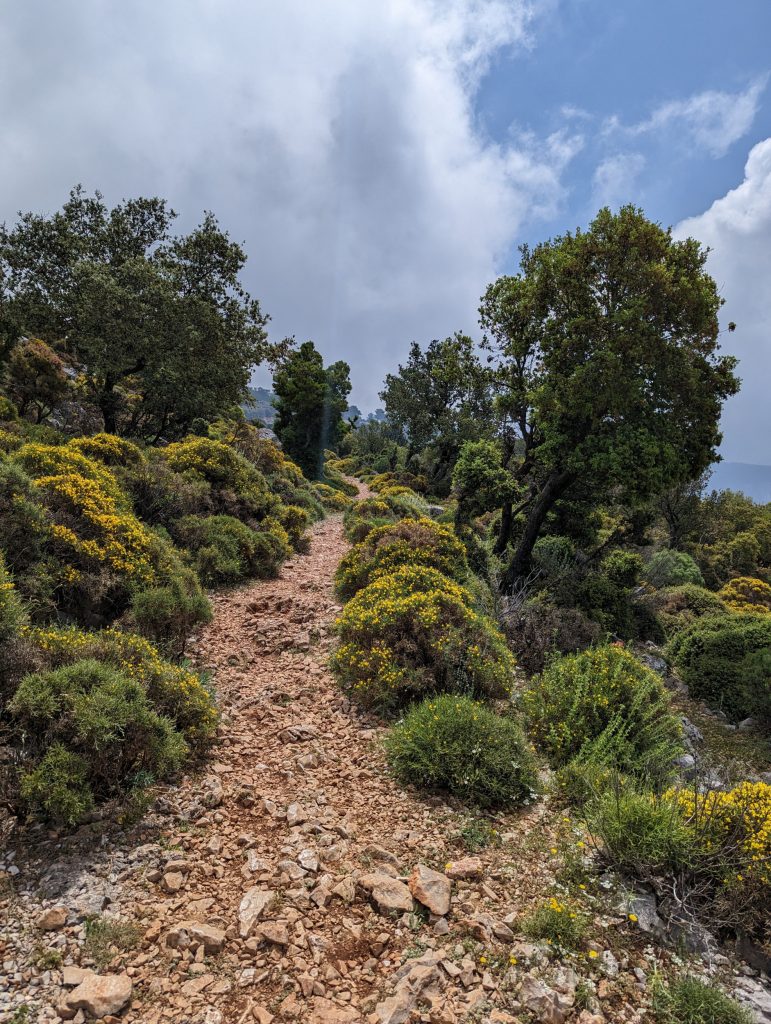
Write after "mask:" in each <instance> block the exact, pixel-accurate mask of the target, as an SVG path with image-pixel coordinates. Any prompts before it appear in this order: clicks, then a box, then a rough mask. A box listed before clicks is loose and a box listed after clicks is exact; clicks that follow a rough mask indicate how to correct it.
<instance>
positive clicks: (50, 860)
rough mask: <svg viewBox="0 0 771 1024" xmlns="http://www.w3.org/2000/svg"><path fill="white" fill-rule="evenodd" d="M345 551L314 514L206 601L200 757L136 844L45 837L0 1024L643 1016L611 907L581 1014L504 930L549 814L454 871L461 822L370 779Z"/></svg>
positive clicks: (337, 533)
mask: <svg viewBox="0 0 771 1024" xmlns="http://www.w3.org/2000/svg"><path fill="white" fill-rule="evenodd" d="M346 548H347V543H346V540H345V538H344V534H343V529H342V521H341V518H340V517H339V516H336V517H330V518H328V519H326V520H324V521H323V522H321V523H318V524H317V525H316V526H315V527H314V528H313V531H312V535H311V543H310V549H309V553H308V554H307V555H298V556H296V557H295V558H294V559H293V560H292V561H291V562H289V563H287V564H285V565H284V567H283V568H282V571H281V575H280V577H279V578H278V579H276V580H272V581H268V582H260V583H254V584H253V585H250V586H247V587H243V588H240V589H237V590H234V591H230V592H228V593H226V594H222V595H219V596H217V597H215V599H214V618H213V621H212V623H211V624H210V625H209V626H208V627H206V629H205V630H203V631H202V632H201V633H200V634H199V636H198V637H197V638H196V640H195V642H194V643H193V644H192V645H191V651H190V654H191V657H192V659H193V660H194V661H195V662H196V664H197V665H198V666H199V667H201V668H206V669H208V670H211V671H212V672H213V674H214V676H215V679H216V684H217V689H218V693H219V696H220V702H221V706H222V710H223V720H222V726H221V730H220V733H221V738H220V743H219V745H218V746H217V747H216V748H215V752H214V755H213V758H212V760H211V761H210V762H209V764H208V765H207V768H206V771H205V773H204V774H203V775H201V776H197V777H195V778H190V779H185V780H183V781H182V783H181V784H180V786H179V787H177V788H174V789H167V790H164V792H163V794H162V795H161V796H160V797H159V799H158V800H157V801H156V804H155V806H154V808H153V809H152V811H151V812H150V813H149V815H147V816H146V817H145V818H144V819H143V821H142V823H141V824H140V825H138V826H136V827H135V828H134V830H133V831H128V832H116V830H115V829H114V827H113V826H111V825H109V824H107V823H105V822H95V823H94V824H93V825H90V826H84V827H83V828H82V829H81V830H80V831H79V833H78V834H77V835H76V836H74V837H72V838H70V839H68V840H66V841H62V840H61V839H60V838H55V839H51V840H50V841H49V842H47V843H46V842H44V841H43V839H44V837H42V836H41V842H40V843H39V844H38V845H37V847H36V849H35V851H34V852H33V854H32V859H31V860H30V861H28V862H24V863H23V864H22V868H21V870H20V874H19V875H18V876H17V878H16V880H15V895H14V896H13V898H12V899H11V900H7V901H6V902H5V904H4V908H5V912H6V915H7V918H8V921H9V922H10V923H9V924H7V926H6V931H5V938H4V939H3V940H0V961H4V963H3V965H2V972H1V973H0V993H1V992H2V989H3V984H5V985H6V991H8V992H10V993H11V996H10V998H11V1002H10V1003H7V1004H6V1006H7V1007H8V1009H7V1010H6V1011H5V1013H4V1012H3V1010H4V1007H3V1002H2V998H3V997H2V995H0V1021H11V1020H13V1021H14V1022H16V1021H17V1020H19V1021H22V1020H26V1019H27V1018H24V1017H18V1018H16V1017H12V1016H11V1013H12V1012H14V1009H15V1008H18V1007H19V1006H20V1005H21V1004H23V1003H27V1004H28V1005H29V1006H30V1007H31V1008H32V1010H33V1012H34V1014H35V1015H34V1016H30V1017H29V1020H30V1021H32V1020H37V1021H55V1020H59V1019H61V1018H62V1017H64V1018H65V1019H74V1020H76V1021H83V1020H90V1019H92V1017H91V1016H90V1015H89V1011H93V1013H96V1014H101V1016H102V1019H103V1020H105V1021H111V1022H117V1021H119V1020H120V1021H129V1022H134V1024H166V1022H171V1024H241V1022H244V1021H258V1022H260V1024H266V1022H270V1021H272V1020H274V1019H275V1020H276V1022H277V1024H279V1022H282V1024H283V1022H285V1021H296V1022H303V1024H346V1022H347V1024H356V1022H362V1024H364V1022H366V1024H403V1022H405V1021H408V1020H423V1021H430V1022H434V1024H453V1022H460V1021H467V1020H469V1021H471V1020H473V1021H492V1022H499V1024H504V1022H506V1021H510V1022H514V1021H516V1020H519V1019H522V1018H521V1010H522V1009H523V1008H524V1009H527V1010H528V1011H529V1012H530V1013H531V1015H532V1016H531V1017H530V1018H528V1019H537V1020H543V1021H547V1022H552V1024H561V1022H563V1021H570V1022H576V1021H580V1022H581V1024H593V1022H600V1021H606V1020H612V1021H637V1020H640V1019H641V1018H642V1009H641V1007H640V1001H641V999H644V996H643V993H642V986H641V983H639V977H637V976H636V975H635V974H633V973H632V972H633V970H637V971H638V972H641V971H642V970H645V971H646V972H649V971H650V970H651V969H652V967H653V966H654V962H655V961H654V959H653V957H654V955H653V954H651V953H650V947H648V948H647V950H646V949H644V945H645V943H644V942H643V941H642V937H640V938H641V940H640V941H639V942H635V940H634V938H632V939H631V940H630V936H629V934H628V930H629V929H628V922H626V920H625V915H624V914H623V913H621V914H611V915H610V916H606V917H605V918H604V919H603V928H604V929H605V932H604V941H603V943H602V944H601V945H599V946H597V950H598V952H597V956H598V965H597V967H596V968H595V969H594V974H595V975H596V978H595V980H596V982H597V984H596V985H595V986H594V993H595V994H593V995H592V994H591V988H590V989H589V990H588V991H589V993H590V994H589V995H587V990H584V991H583V994H582V997H581V998H582V1000H583V1005H576V984H577V981H578V978H577V975H576V974H575V973H574V972H573V970H572V969H570V968H568V967H567V966H564V965H563V964H561V963H560V961H559V959H555V958H553V957H552V956H551V955H550V951H549V950H548V947H545V946H544V945H543V944H541V945H533V944H530V943H527V942H525V941H523V940H522V939H521V936H520V937H517V936H516V935H515V931H516V926H515V927H514V928H512V925H515V921H516V917H517V915H518V913H520V912H522V911H523V910H527V909H530V908H531V907H532V906H534V905H535V904H536V903H538V902H542V901H543V899H544V897H545V895H546V894H547V893H549V892H550V891H551V887H552V886H553V881H554V879H553V874H554V868H555V861H554V857H553V856H552V852H551V850H552V845H553V844H554V843H555V841H556V840H555V838H554V837H555V833H556V830H558V829H560V830H561V831H562V832H563V838H564V834H565V831H566V828H567V830H568V832H569V828H570V826H566V825H565V824H561V823H560V822H559V819H558V818H557V820H556V821H555V816H554V815H553V813H551V812H550V811H549V808H548V804H547V803H545V802H541V803H539V804H537V805H536V806H535V807H533V808H531V809H530V810H529V811H526V812H524V813H522V814H518V815H511V816H501V817H500V818H499V819H498V820H497V821H496V827H497V829H498V835H497V836H496V837H495V842H493V843H491V844H490V845H487V846H485V847H484V848H483V849H481V850H479V851H478V852H477V853H476V855H475V856H470V854H469V849H468V847H467V845H466V844H464V840H463V838H462V836H461V831H462V830H463V829H464V828H465V831H466V843H468V837H469V835H470V832H469V822H470V819H469V817H468V815H467V814H466V813H465V812H464V811H463V810H462V809H461V808H459V807H451V806H448V805H447V804H446V803H444V802H443V801H441V800H439V799H423V798H420V797H418V796H417V795H415V794H411V793H409V792H407V791H405V790H403V789H401V788H400V787H398V786H397V785H396V784H395V783H394V782H393V781H392V780H391V779H390V778H389V776H388V774H387V772H386V770H385V762H384V759H383V755H382V752H381V749H380V739H381V735H382V727H381V725H380V723H378V722H377V721H376V720H374V719H372V718H369V717H367V716H366V715H364V714H363V713H362V712H361V711H360V710H359V709H357V707H356V706H355V705H352V704H351V702H349V701H348V700H347V698H346V697H345V696H344V695H343V694H342V693H341V691H340V689H339V688H338V686H337V685H336V683H335V681H334V679H333V678H332V676H331V674H330V672H329V669H328V667H327V665H328V660H329V655H330V651H331V648H332V644H333V623H334V620H335V617H336V615H337V614H338V613H339V611H340V606H339V604H338V602H337V599H336V597H335V595H334V591H333V586H332V580H333V575H334V570H335V568H336V566H337V564H338V562H339V560H340V558H341V556H342V555H343V553H344V552H345V550H346ZM472 826H473V823H472ZM482 838H484V837H482ZM487 838H490V837H489V836H488V837H487ZM35 857H38V861H37V863H36V862H35V859H34V858H35ZM19 860H22V858H19ZM45 865H48V866H47V867H45V869H44V866H45ZM418 865H423V867H418ZM41 874H42V877H41ZM407 883H409V887H408V884H407ZM413 895H414V896H416V897H417V901H416V902H415V903H414V904H413ZM448 895H449V896H450V898H451V904H449V905H448ZM432 911H433V912H432ZM89 915H91V916H93V915H96V918H95V919H96V921H97V928H96V930H95V928H94V925H93V924H92V925H90V926H88V927H87V926H86V923H85V922H86V919H87V918H88V917H89ZM19 922H21V923H19ZM100 928H101V929H102V931H101V932H100V930H99V929H100ZM89 932H90V936H91V937H90V938H88V937H87V933H89ZM100 934H101V937H102V942H101V945H100V943H99V941H98V940H99V935H100ZM95 935H96V938H95ZM614 949H615V950H616V954H614V952H613V950H614ZM41 950H42V951H43V952H45V951H49V953H50V952H51V951H53V953H52V955H49V956H48V957H47V958H45V957H43V955H42V953H41ZM636 978H637V980H636ZM635 985H637V986H638V987H637V989H635V988H634V986H635ZM635 991H636V992H637V993H638V997H637V998H635V997H633V996H634V992H635ZM587 1004H588V1007H589V1008H587Z"/></svg>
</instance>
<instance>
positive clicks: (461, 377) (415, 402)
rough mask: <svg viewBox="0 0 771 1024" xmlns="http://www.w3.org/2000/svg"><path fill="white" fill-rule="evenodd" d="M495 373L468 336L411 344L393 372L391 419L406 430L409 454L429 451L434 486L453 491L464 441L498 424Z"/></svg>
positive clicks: (388, 382)
mask: <svg viewBox="0 0 771 1024" xmlns="http://www.w3.org/2000/svg"><path fill="white" fill-rule="evenodd" d="M490 384H491V377H490V374H489V373H488V371H487V370H486V369H485V368H484V367H483V366H482V364H481V362H480V360H479V358H478V357H477V355H476V352H475V351H474V342H473V341H472V340H471V338H469V337H467V336H466V335H465V334H460V333H458V334H455V335H453V336H452V337H451V338H445V339H444V340H443V341H437V340H434V341H432V342H430V343H429V345H428V346H427V347H426V349H425V351H423V350H422V349H421V347H420V345H418V343H417V342H413V343H412V346H411V347H410V354H409V357H408V359H407V363H406V365H404V366H400V367H399V370H398V373H396V374H391V373H389V374H388V375H387V377H386V379H385V386H384V388H383V390H382V391H381V392H380V398H381V399H382V401H383V402H385V407H386V414H387V416H388V419H389V421H390V422H391V423H393V424H394V425H395V426H397V427H400V428H401V429H403V430H404V431H405V433H406V435H407V441H408V445H409V452H408V457H411V456H414V455H416V454H417V453H427V455H428V462H429V463H430V478H431V479H430V483H431V486H432V489H433V490H435V491H437V492H440V491H441V490H447V489H449V484H450V474H451V473H452V467H453V465H454V464H455V460H456V459H457V457H458V453H459V451H460V448H461V445H462V444H463V443H464V441H474V440H477V439H479V438H480V437H484V436H488V435H489V434H490V432H491V430H492V428H493V420H492V412H493V407H492V392H491V390H490Z"/></svg>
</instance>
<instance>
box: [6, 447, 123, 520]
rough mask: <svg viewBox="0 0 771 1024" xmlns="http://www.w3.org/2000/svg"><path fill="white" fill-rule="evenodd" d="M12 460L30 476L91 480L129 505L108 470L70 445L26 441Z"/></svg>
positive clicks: (119, 500)
mask: <svg viewBox="0 0 771 1024" xmlns="http://www.w3.org/2000/svg"><path fill="white" fill-rule="evenodd" d="M13 459H14V462H16V463H17V464H18V465H20V466H21V467H22V469H24V471H25V472H26V473H28V474H29V475H30V476H31V477H33V478H40V477H52V476H70V475H72V476H78V477H81V478H82V479H84V480H91V481H93V483H95V484H97V485H98V486H99V488H100V490H101V491H102V492H103V493H104V494H106V495H109V497H110V498H112V500H113V502H115V503H117V504H119V505H121V506H123V507H126V505H127V504H128V503H127V499H126V497H125V495H124V494H123V492H122V491H121V489H120V487H119V486H118V482H117V480H116V479H115V476H114V475H113V474H112V473H111V472H110V470H109V469H108V468H107V467H106V466H105V465H104V464H103V463H101V462H99V461H97V460H95V459H92V458H89V457H88V456H87V455H84V454H83V453H82V452H80V451H78V450H77V449H76V448H74V447H72V446H71V445H69V444H62V445H49V444H25V445H23V446H22V447H21V448H19V450H18V451H17V452H15V453H14V456H13Z"/></svg>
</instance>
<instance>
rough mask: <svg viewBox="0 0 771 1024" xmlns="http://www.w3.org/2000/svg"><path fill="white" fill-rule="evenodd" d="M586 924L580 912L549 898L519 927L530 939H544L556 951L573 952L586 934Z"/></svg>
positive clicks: (552, 897) (559, 900) (561, 901)
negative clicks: (555, 948) (556, 949)
mask: <svg viewBox="0 0 771 1024" xmlns="http://www.w3.org/2000/svg"><path fill="white" fill-rule="evenodd" d="M587 924H588V921H587V917H586V915H585V914H583V913H581V911H580V910H578V909H573V908H572V907H571V905H570V904H569V903H565V902H563V900H562V899H560V898H558V897H556V896H551V897H549V899H548V900H546V902H545V903H543V904H542V905H541V906H540V907H537V908H536V909H535V910H534V911H533V912H532V913H531V914H528V915H527V916H525V917H524V918H523V919H522V921H521V923H520V927H521V929H522V931H523V932H524V933H525V935H527V936H528V937H529V938H531V939H546V940H547V942H549V943H550V945H553V946H555V947H557V948H558V949H562V950H575V949H576V948H577V947H578V946H579V945H580V944H581V941H582V940H583V937H584V935H585V934H586V928H587Z"/></svg>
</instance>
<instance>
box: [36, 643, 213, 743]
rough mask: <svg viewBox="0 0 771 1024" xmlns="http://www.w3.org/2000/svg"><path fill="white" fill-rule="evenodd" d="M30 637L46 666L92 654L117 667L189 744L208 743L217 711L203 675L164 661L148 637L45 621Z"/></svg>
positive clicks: (75, 660)
mask: <svg viewBox="0 0 771 1024" xmlns="http://www.w3.org/2000/svg"><path fill="white" fill-rule="evenodd" d="M29 642H30V643H31V644H32V645H33V646H34V647H35V648H36V649H37V651H38V652H39V656H40V657H41V658H42V659H43V660H44V662H45V666H46V667H47V668H52V669H55V668H60V667H62V666H68V665H72V664H73V663H75V662H77V661H82V660H95V661H99V662H105V663H106V664H107V665H110V666H112V667H113V668H116V669H118V670H119V671H120V672H122V673H125V674H126V675H128V676H130V678H131V679H133V680H134V681H136V682H138V683H139V684H140V685H141V686H142V687H143V689H144V690H145V691H146V692H147V695H148V699H149V700H150V701H151V703H152V706H153V708H154V709H155V710H156V711H157V713H158V714H159V715H162V716H163V717H165V718H168V719H169V720H170V721H172V722H173V723H174V725H175V726H176V728H177V729H179V730H180V731H181V732H182V734H183V735H184V737H185V740H186V741H187V743H188V744H189V745H190V747H192V748H194V749H195V750H203V749H205V748H206V747H207V746H208V745H209V744H210V743H211V740H212V738H213V736H214V733H215V731H216V727H217V712H216V708H215V705H214V700H213V697H212V694H211V692H210V690H209V689H208V687H207V686H206V685H205V683H204V680H203V679H202V678H201V677H200V676H199V675H198V674H197V673H196V672H193V671H192V670H191V669H189V668H185V667H183V666H180V665H173V664H171V663H170V662H168V661H164V659H163V658H161V657H160V656H159V654H158V651H157V650H156V648H155V647H154V646H153V645H152V644H151V643H150V642H149V641H148V640H145V639H144V638H142V637H140V636H137V635H136V634H134V633H128V632H124V631H123V630H118V629H102V630H98V631H94V632H89V633H87V632H84V631H83V630H80V629H76V628H74V627H70V628H68V629H58V628H55V627H50V626H49V627H37V628H35V629H31V630H30V631H29Z"/></svg>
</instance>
